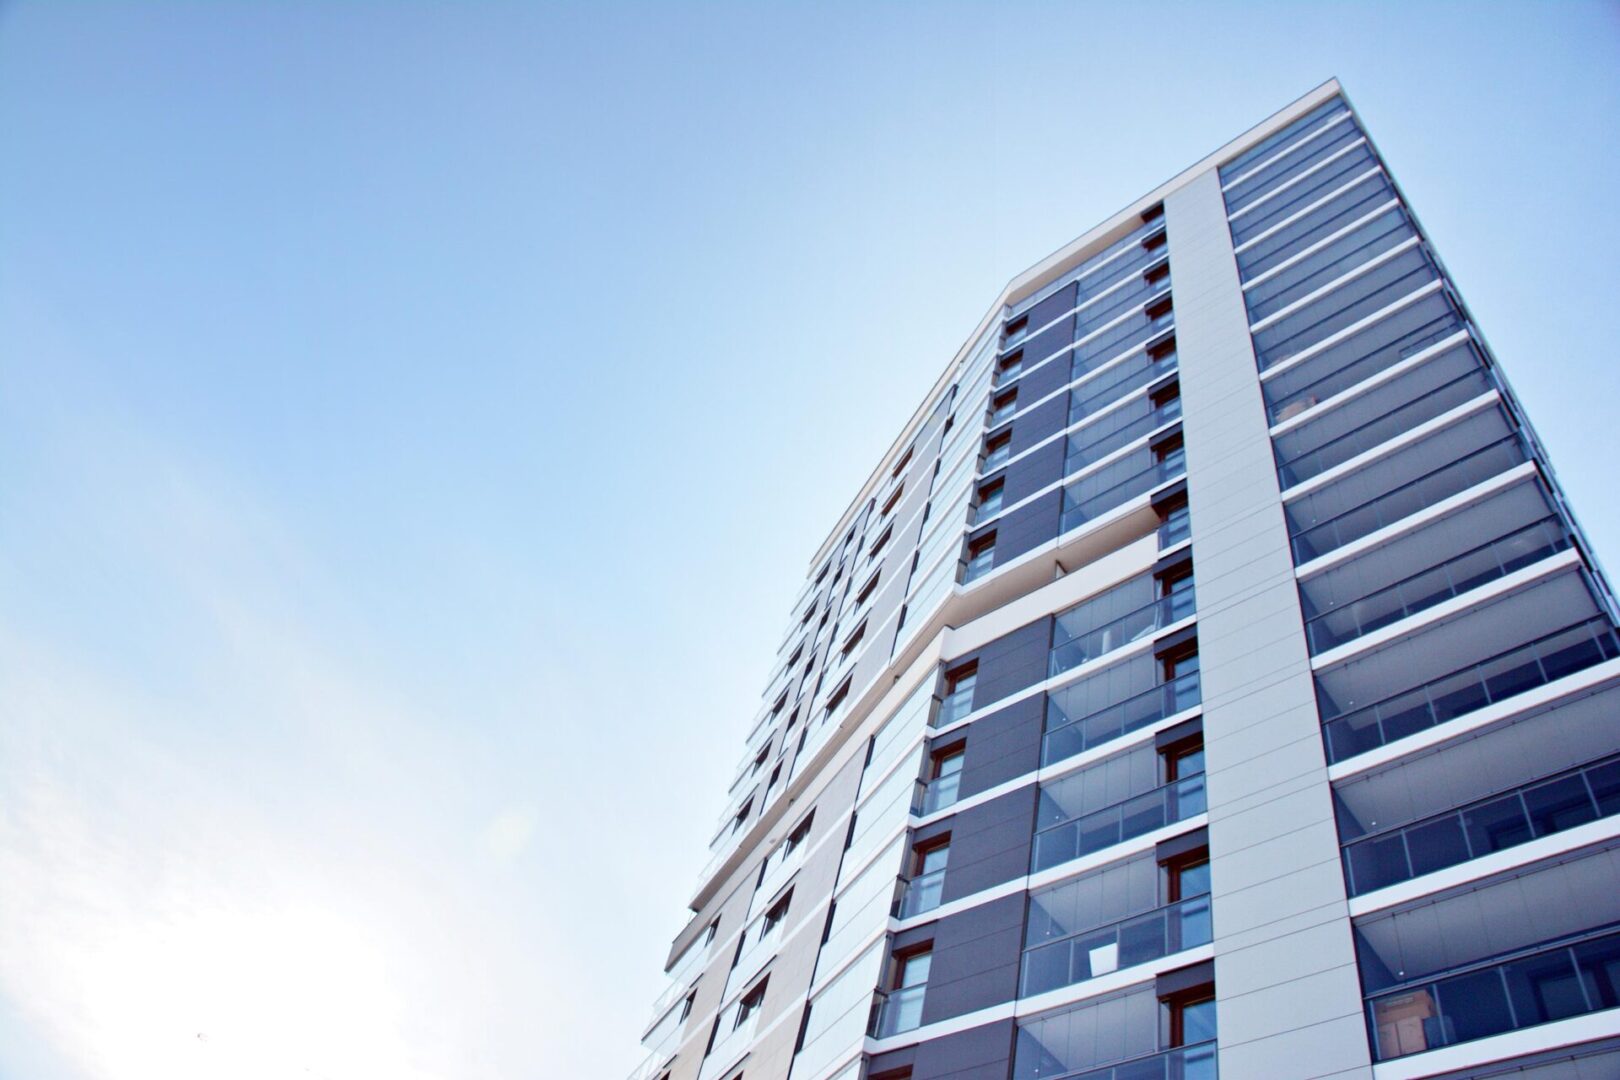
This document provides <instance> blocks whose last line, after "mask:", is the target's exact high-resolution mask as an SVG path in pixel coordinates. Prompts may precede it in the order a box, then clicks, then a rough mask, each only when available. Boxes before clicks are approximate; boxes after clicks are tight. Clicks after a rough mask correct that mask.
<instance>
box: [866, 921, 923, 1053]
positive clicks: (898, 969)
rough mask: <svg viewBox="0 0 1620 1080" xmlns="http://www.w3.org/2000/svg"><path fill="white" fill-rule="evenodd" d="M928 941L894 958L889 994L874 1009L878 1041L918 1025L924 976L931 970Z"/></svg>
mask: <svg viewBox="0 0 1620 1080" xmlns="http://www.w3.org/2000/svg"><path fill="white" fill-rule="evenodd" d="M933 962H934V953H933V944H932V943H931V942H930V943H929V944H927V945H923V946H921V947H919V948H916V949H913V950H912V951H910V952H907V953H904V954H901V955H899V956H896V957H895V958H894V967H893V972H892V974H891V976H890V981H889V992H888V994H887V996H886V997H885V998H884V1001H883V1005H882V1006H881V1008H880V1009H879V1010H878V1020H877V1030H876V1031H875V1032H874V1033H873V1034H875V1035H876V1036H877V1037H878V1038H880V1039H881V1038H884V1037H886V1036H889V1035H898V1034H899V1033H900V1032H902V1031H910V1030H911V1029H912V1028H915V1027H917V1026H918V1025H920V1024H921V1023H922V1006H923V994H924V993H925V992H926V991H927V989H928V973H929V970H930V969H931V968H932V967H933Z"/></svg>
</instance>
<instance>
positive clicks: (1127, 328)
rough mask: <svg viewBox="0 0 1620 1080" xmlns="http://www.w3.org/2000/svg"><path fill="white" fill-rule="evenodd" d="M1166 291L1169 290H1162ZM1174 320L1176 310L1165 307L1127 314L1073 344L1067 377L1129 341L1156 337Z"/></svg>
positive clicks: (1120, 349) (1123, 347) (1112, 354)
mask: <svg viewBox="0 0 1620 1080" xmlns="http://www.w3.org/2000/svg"><path fill="white" fill-rule="evenodd" d="M1165 295H1169V290H1168V289H1166V290H1165ZM1175 324H1176V313H1175V312H1174V311H1167V312H1165V313H1164V314H1162V315H1156V316H1150V315H1148V313H1147V312H1146V311H1142V312H1139V313H1137V314H1136V315H1133V316H1130V317H1128V318H1126V319H1124V320H1122V321H1121V322H1119V323H1118V324H1117V325H1115V326H1113V327H1110V328H1109V329H1107V330H1103V331H1101V332H1099V333H1098V334H1097V336H1096V337H1093V338H1090V339H1089V340H1086V341H1082V342H1081V343H1080V344H1078V345H1076V346H1075V347H1074V355H1073V356H1072V357H1071V358H1070V360H1069V370H1070V378H1071V379H1074V378H1078V377H1080V376H1081V375H1084V374H1085V373H1086V372H1088V371H1090V370H1091V369H1092V368H1094V367H1096V366H1098V364H1099V362H1100V361H1103V360H1112V359H1113V358H1114V357H1116V356H1118V355H1119V354H1120V353H1122V352H1124V351H1125V350H1126V349H1127V348H1129V347H1130V346H1132V345H1136V344H1139V343H1141V342H1142V341H1145V340H1147V339H1148V338H1151V337H1155V336H1157V335H1158V334H1160V333H1161V332H1163V331H1165V330H1168V329H1170V328H1171V327H1172V326H1174V325H1175Z"/></svg>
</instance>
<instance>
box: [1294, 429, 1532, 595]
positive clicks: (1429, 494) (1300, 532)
mask: <svg viewBox="0 0 1620 1080" xmlns="http://www.w3.org/2000/svg"><path fill="white" fill-rule="evenodd" d="M1417 449H1419V450H1421V449H1423V447H1422V444H1419V446H1418V447H1417ZM1526 460H1528V458H1527V455H1526V454H1525V450H1524V444H1523V443H1522V442H1521V441H1520V439H1519V436H1518V435H1517V434H1513V435H1508V436H1505V437H1504V438H1501V439H1498V440H1497V441H1495V442H1493V443H1491V444H1489V445H1487V446H1484V447H1481V448H1480V449H1478V450H1475V451H1473V452H1472V453H1469V454H1467V455H1466V456H1464V457H1461V458H1458V459H1456V460H1454V461H1451V462H1448V463H1447V464H1445V465H1442V466H1440V467H1439V468H1436V469H1433V470H1431V471H1429V472H1427V473H1424V474H1423V475H1422V476H1419V477H1417V478H1416V479H1414V480H1411V481H1409V482H1407V483H1404V484H1402V485H1400V486H1398V487H1395V488H1394V489H1392V490H1389V491H1386V492H1385V493H1384V494H1382V495H1378V496H1376V497H1374V498H1371V499H1368V500H1367V501H1365V502H1362V503H1360V504H1359V505H1356V506H1353V507H1351V508H1349V509H1347V510H1344V511H1343V512H1341V513H1337V514H1335V515H1333V516H1332V517H1330V518H1328V519H1327V520H1325V521H1321V522H1316V523H1309V522H1301V523H1299V524H1298V525H1296V526H1295V528H1296V530H1297V531H1296V532H1295V534H1294V537H1293V540H1292V544H1293V549H1294V562H1295V564H1296V565H1298V564H1304V563H1307V562H1309V561H1311V560H1312V559H1315V558H1318V557H1319V556H1322V555H1326V554H1327V553H1328V552H1330V551H1336V550H1337V549H1339V548H1341V547H1343V546H1344V545H1346V544H1348V543H1351V542H1352V541H1355V540H1359V539H1361V538H1362V537H1363V536H1366V535H1368V534H1369V533H1372V532H1376V531H1377V530H1379V529H1381V528H1384V527H1385V526H1386V525H1392V524H1394V523H1395V522H1397V521H1401V520H1403V519H1405V518H1407V517H1410V516H1411V515H1413V514H1415V513H1417V512H1418V511H1420V510H1425V509H1427V508H1428V507H1430V506H1433V505H1434V504H1435V503H1437V502H1440V501H1441V500H1443V499H1447V498H1449V497H1451V496H1452V495H1455V494H1457V493H1458V492H1461V491H1466V490H1468V489H1469V488H1471V487H1473V486H1474V485H1475V484H1480V483H1483V482H1485V481H1486V480H1489V479H1490V478H1491V477H1493V476H1497V475H1499V474H1501V473H1504V472H1507V471H1508V470H1509V469H1511V468H1513V467H1514V466H1516V465H1521V464H1523V463H1524V462H1525V461H1526ZM1375 467H1376V466H1375ZM1288 516H1289V518H1290V522H1291V523H1292V522H1293V521H1294V520H1295V513H1294V510H1293V508H1290V511H1289V515H1288Z"/></svg>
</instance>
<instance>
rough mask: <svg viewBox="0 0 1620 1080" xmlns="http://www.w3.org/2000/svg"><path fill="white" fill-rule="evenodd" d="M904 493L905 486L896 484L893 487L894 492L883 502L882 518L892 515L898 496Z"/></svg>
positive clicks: (897, 502)
mask: <svg viewBox="0 0 1620 1080" xmlns="http://www.w3.org/2000/svg"><path fill="white" fill-rule="evenodd" d="M905 491H906V485H904V484H896V485H895V486H894V491H893V492H891V493H890V494H889V497H888V498H887V499H884V500H883V513H882V516H883V517H888V516H889V515H890V514H892V513H894V508H895V506H896V505H898V504H899V502H900V496H901V495H904V494H905Z"/></svg>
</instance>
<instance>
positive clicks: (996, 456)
mask: <svg viewBox="0 0 1620 1080" xmlns="http://www.w3.org/2000/svg"><path fill="white" fill-rule="evenodd" d="M1011 457H1012V432H1010V431H1003V432H1002V433H1001V434H1000V435H993V436H991V437H990V438H989V439H986V440H985V443H984V464H983V465H982V466H980V468H981V470H982V471H984V472H986V473H991V472H995V471H996V470H997V469H999V468H1001V467H1002V466H1003V465H1005V464H1007V461H1008V460H1009V459H1010V458H1011Z"/></svg>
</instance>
